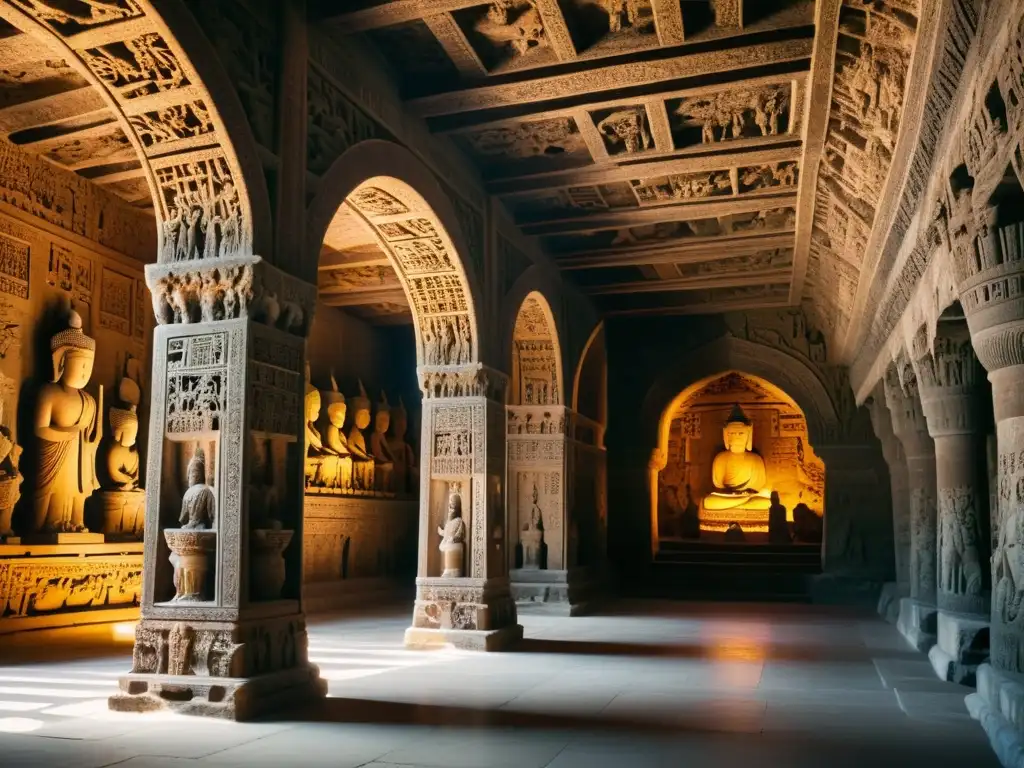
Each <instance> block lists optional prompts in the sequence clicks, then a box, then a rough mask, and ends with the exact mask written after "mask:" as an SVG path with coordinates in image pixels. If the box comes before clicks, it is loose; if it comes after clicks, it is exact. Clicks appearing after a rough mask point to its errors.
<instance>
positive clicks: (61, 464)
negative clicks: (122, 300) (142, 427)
mask: <svg viewBox="0 0 1024 768" xmlns="http://www.w3.org/2000/svg"><path fill="white" fill-rule="evenodd" d="M50 353H51V358H50V362H51V363H52V366H53V367H52V371H51V373H50V375H49V376H48V377H47V378H48V381H46V382H45V383H43V384H42V385H41V386H40V387H39V392H38V395H37V398H36V408H35V413H34V421H33V428H34V429H33V431H34V433H35V438H36V439H35V441H34V444H33V445H32V449H33V450H32V451H31V453H30V454H29V458H30V465H31V466H30V468H29V469H27V472H28V473H29V475H30V478H31V484H32V488H31V506H30V508H29V509H28V510H27V512H28V514H26V520H25V523H26V525H25V527H26V529H27V530H26V533H28V534H67V533H87V532H88V528H87V527H86V503H87V501H88V500H89V498H90V497H91V496H93V494H94V492H96V491H97V490H100V489H101V488H102V489H103V490H104V491H105V492H106V491H109V492H131V493H136V494H140V495H142V492H141V491H139V488H138V483H139V455H138V451H137V449H136V447H135V441H136V438H137V436H138V431H139V418H138V413H137V408H138V404H139V401H140V397H141V388H140V386H139V381H138V379H139V376H138V361H136V360H134V358H131V356H128V357H127V358H126V361H125V369H124V372H123V375H122V377H121V381H120V385H119V390H118V392H119V398H120V402H119V404H118V405H117V406H115V407H113V408H111V409H110V425H111V433H110V435H109V436H107V439H106V440H105V441H104V430H103V387H102V386H101V387H99V391H98V398H94V397H93V396H92V395H91V394H89V393H88V392H86V391H85V387H86V385H87V384H88V383H89V380H90V378H91V377H92V372H93V365H94V363H95V358H96V341H95V340H94V339H92V338H91V337H89V336H87V335H86V334H85V332H84V331H83V330H82V318H81V316H80V315H79V314H78V313H77V312H75V311H74V310H73V309H71V310H70V311H69V312H68V315H67V327H66V328H63V329H62V330H60V331H58V332H57V333H55V334H54V335H53V336H52V337H51V339H50ZM101 446H102V448H103V454H102V460H99V459H100V456H99V452H100V448H101ZM20 453H21V448H20V447H19V446H17V445H16V444H14V441H13V439H12V437H11V433H10V431H9V430H7V429H6V428H5V427H0V490H4V491H5V493H4V495H5V497H7V496H8V494H7V493H6V490H7V489H3V486H2V484H3V483H5V482H9V481H10V480H12V479H15V478H17V479H18V481H19V482H20V473H19V457H20ZM16 498H17V497H16V496H15V500H16ZM4 500H7V499H6V498H5V499H4ZM11 503H12V504H13V501H12V502H11ZM141 507H142V502H141V500H139V501H138V503H137V505H136V507H135V509H134V513H137V514H133V516H132V518H131V520H129V521H127V522H123V525H127V527H128V530H129V531H130V532H137V533H138V535H140V536H141V516H142V513H141V511H140V510H141ZM104 530H105V531H106V525H105V524H104ZM119 532H120V531H119ZM10 533H11V531H10V530H7V531H0V534H7V535H10Z"/></svg>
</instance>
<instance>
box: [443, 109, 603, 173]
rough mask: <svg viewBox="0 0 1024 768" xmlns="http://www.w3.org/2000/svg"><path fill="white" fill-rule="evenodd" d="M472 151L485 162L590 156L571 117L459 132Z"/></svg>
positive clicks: (459, 138) (461, 140) (508, 162)
mask: <svg viewBox="0 0 1024 768" xmlns="http://www.w3.org/2000/svg"><path fill="white" fill-rule="evenodd" d="M458 140H459V142H460V143H462V144H463V145H464V146H465V147H466V149H468V151H469V153H470V154H471V155H473V156H475V157H476V158H478V159H479V160H481V161H482V162H492V163H493V162H495V161H500V162H502V163H503V164H513V163H517V162H520V163H521V162H522V161H525V160H530V159H535V158H540V159H545V160H547V161H548V162H550V160H551V158H560V160H559V162H562V160H564V158H566V157H569V158H573V157H575V158H580V159H581V160H582V161H584V162H586V161H588V160H589V158H590V154H589V152H588V151H587V145H586V142H585V141H584V140H583V136H582V134H581V133H580V130H579V127H578V126H577V125H576V121H575V120H573V118H571V117H552V118H546V119H542V120H529V121H524V122H521V123H514V124H507V125H502V126H499V127H495V128H486V129H483V130H479V131H475V132H467V133H463V134H459V135H458Z"/></svg>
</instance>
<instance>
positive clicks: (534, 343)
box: [512, 295, 562, 405]
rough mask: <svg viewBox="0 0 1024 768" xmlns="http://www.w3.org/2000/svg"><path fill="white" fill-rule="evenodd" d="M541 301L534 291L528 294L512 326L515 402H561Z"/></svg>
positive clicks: (552, 331) (554, 343)
mask: <svg viewBox="0 0 1024 768" xmlns="http://www.w3.org/2000/svg"><path fill="white" fill-rule="evenodd" d="M541 301H543V299H540V298H538V297H537V296H535V295H530V296H528V297H527V298H526V300H525V301H524V302H523V305H522V307H520V309H519V313H518V314H517V315H516V322H515V326H514V327H513V330H512V354H513V360H512V378H513V381H515V382H516V391H515V400H514V402H515V403H516V404H518V405H558V404H560V403H561V397H562V394H561V391H560V389H561V385H560V382H559V379H558V355H559V352H558V344H557V339H556V337H555V329H554V328H553V327H551V323H550V322H549V321H548V316H547V313H546V312H545V310H544V307H543V306H542V305H541Z"/></svg>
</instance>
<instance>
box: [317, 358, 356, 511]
mask: <svg viewBox="0 0 1024 768" xmlns="http://www.w3.org/2000/svg"><path fill="white" fill-rule="evenodd" d="M324 398H325V399H326V400H327V426H326V427H325V428H324V433H323V435H324V445H323V448H324V451H325V452H326V453H327V454H329V457H328V461H327V462H326V463H325V469H329V471H326V472H325V478H324V479H325V480H326V484H327V485H328V486H329V487H331V488H337V489H339V490H340V491H342V493H347V492H349V491H351V490H352V452H351V451H350V450H349V449H348V439H347V438H346V437H345V432H344V431H343V428H344V426H345V415H346V413H347V411H348V405H347V404H346V403H345V395H343V394H342V393H341V392H340V391H339V390H338V382H337V381H336V380H335V378H334V372H333V371H331V391H330V392H325V393H324ZM327 464H329V465H330V467H329V468H328V467H327Z"/></svg>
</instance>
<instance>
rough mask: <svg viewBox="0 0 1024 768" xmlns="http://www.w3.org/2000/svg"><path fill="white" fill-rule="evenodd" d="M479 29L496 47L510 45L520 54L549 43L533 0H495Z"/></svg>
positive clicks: (515, 52)
mask: <svg viewBox="0 0 1024 768" xmlns="http://www.w3.org/2000/svg"><path fill="white" fill-rule="evenodd" d="M476 31H477V32H479V33H480V34H481V35H483V36H484V37H486V38H487V39H488V40H489V41H490V43H491V44H492V45H494V46H495V47H499V48H504V47H508V48H510V49H511V50H512V52H513V54H514V55H517V56H522V55H523V54H525V53H526V52H527V51H529V50H530V49H531V48H543V47H546V46H547V45H548V39H547V37H546V36H545V35H544V24H543V22H542V21H541V18H540V12H539V11H538V10H537V8H536V7H535V6H534V4H533V2H532V1H531V0H523V1H522V2H515V1H514V0H494V2H493V3H492V4H491V7H490V9H489V10H488V11H487V15H486V16H484V17H483V18H481V19H480V20H479V21H478V22H477V23H476Z"/></svg>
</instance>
